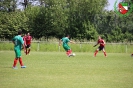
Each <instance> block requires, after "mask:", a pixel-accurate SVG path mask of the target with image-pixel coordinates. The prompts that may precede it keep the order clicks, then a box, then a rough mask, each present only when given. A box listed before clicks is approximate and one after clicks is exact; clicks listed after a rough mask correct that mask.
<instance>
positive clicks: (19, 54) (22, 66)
mask: <svg viewBox="0 0 133 88" xmlns="http://www.w3.org/2000/svg"><path fill="white" fill-rule="evenodd" d="M17 57H18V58H19V63H20V66H21V68H26V66H24V64H23V61H22V57H21V50H19V51H18V54H17Z"/></svg>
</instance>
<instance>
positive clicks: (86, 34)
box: [0, 0, 133, 42]
mask: <svg viewBox="0 0 133 88" xmlns="http://www.w3.org/2000/svg"><path fill="white" fill-rule="evenodd" d="M39 1H40V2H41V3H40V5H39V6H32V5H31V4H30V3H28V1H27V0H24V3H21V4H22V5H24V11H19V10H16V0H1V1H0V2H1V3H0V38H1V39H8V40H11V39H12V37H13V36H14V35H16V33H17V30H19V29H22V31H23V32H24V33H27V32H30V33H31V35H32V36H33V37H34V38H35V39H40V40H41V38H46V39H47V40H48V39H49V38H51V37H55V38H61V37H63V36H65V35H66V34H69V35H70V36H71V38H73V39H75V40H79V41H83V40H84V39H87V40H88V41H94V40H96V39H97V36H98V35H101V36H103V37H104V39H105V40H106V41H107V42H132V40H133V36H132V35H133V12H132V13H131V14H129V15H128V16H126V17H120V16H119V15H118V14H116V12H115V11H113V10H112V11H108V10H106V9H105V7H106V6H107V5H108V0H39ZM130 9H131V8H130Z"/></svg>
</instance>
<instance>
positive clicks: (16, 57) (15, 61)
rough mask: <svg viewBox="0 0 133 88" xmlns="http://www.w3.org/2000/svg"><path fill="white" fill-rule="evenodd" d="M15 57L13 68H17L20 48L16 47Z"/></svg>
mask: <svg viewBox="0 0 133 88" xmlns="http://www.w3.org/2000/svg"><path fill="white" fill-rule="evenodd" d="M14 51H15V59H14V63H13V68H16V65H17V62H18V50H17V49H15V50H14Z"/></svg>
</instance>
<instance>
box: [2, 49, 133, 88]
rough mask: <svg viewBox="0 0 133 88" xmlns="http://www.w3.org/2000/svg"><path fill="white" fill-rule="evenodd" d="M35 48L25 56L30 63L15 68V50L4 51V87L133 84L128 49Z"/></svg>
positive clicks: (124, 87)
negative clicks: (68, 53)
mask: <svg viewBox="0 0 133 88" xmlns="http://www.w3.org/2000/svg"><path fill="white" fill-rule="evenodd" d="M75 53H76V56H75V57H70V58H69V57H66V55H65V52H35V51H31V55H27V56H26V55H24V53H22V56H23V63H24V64H25V65H26V66H27V68H25V69H21V68H20V65H19V63H18V64H17V67H18V69H17V70H14V69H12V64H13V60H14V52H13V51H0V88H133V57H130V54H126V53H107V54H108V57H104V55H103V53H101V52H100V53H98V55H97V57H93V53H86V52H85V53H83V52H75Z"/></svg>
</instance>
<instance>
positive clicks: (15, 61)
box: [13, 58, 18, 67]
mask: <svg viewBox="0 0 133 88" xmlns="http://www.w3.org/2000/svg"><path fill="white" fill-rule="evenodd" d="M17 62H18V59H17V58H15V59H14V64H13V67H16V64H17Z"/></svg>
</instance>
